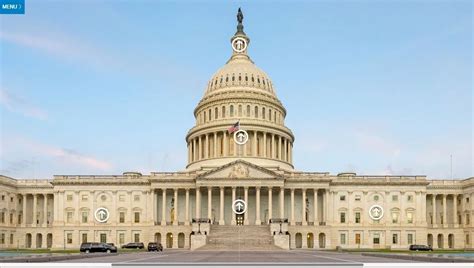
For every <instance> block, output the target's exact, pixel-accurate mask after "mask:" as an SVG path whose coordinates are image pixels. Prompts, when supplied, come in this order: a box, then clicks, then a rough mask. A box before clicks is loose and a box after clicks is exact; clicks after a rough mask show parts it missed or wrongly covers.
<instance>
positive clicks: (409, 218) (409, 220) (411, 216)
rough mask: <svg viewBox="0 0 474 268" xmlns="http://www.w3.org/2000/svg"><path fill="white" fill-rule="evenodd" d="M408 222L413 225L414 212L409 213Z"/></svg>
mask: <svg viewBox="0 0 474 268" xmlns="http://www.w3.org/2000/svg"><path fill="white" fill-rule="evenodd" d="M407 222H408V223H413V212H407Z"/></svg>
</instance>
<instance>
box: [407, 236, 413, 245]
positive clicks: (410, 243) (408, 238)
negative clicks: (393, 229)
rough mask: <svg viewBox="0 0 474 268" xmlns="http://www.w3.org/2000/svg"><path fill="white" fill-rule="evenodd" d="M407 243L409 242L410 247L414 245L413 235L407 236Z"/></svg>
mask: <svg viewBox="0 0 474 268" xmlns="http://www.w3.org/2000/svg"><path fill="white" fill-rule="evenodd" d="M407 241H408V245H412V244H413V234H408V235H407Z"/></svg>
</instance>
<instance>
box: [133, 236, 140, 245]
mask: <svg viewBox="0 0 474 268" xmlns="http://www.w3.org/2000/svg"><path fill="white" fill-rule="evenodd" d="M133 237H134V241H133V242H135V243H138V242H140V234H135V235H134V236H133Z"/></svg>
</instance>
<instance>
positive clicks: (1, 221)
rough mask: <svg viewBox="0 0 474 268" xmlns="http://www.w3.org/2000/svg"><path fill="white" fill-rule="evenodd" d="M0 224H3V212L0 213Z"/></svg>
mask: <svg viewBox="0 0 474 268" xmlns="http://www.w3.org/2000/svg"><path fill="white" fill-rule="evenodd" d="M0 223H5V212H1V213H0Z"/></svg>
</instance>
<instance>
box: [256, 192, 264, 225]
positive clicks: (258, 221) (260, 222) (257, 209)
mask: <svg viewBox="0 0 474 268" xmlns="http://www.w3.org/2000/svg"><path fill="white" fill-rule="evenodd" d="M255 203H256V207H255V225H260V224H262V221H261V220H260V187H255Z"/></svg>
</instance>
